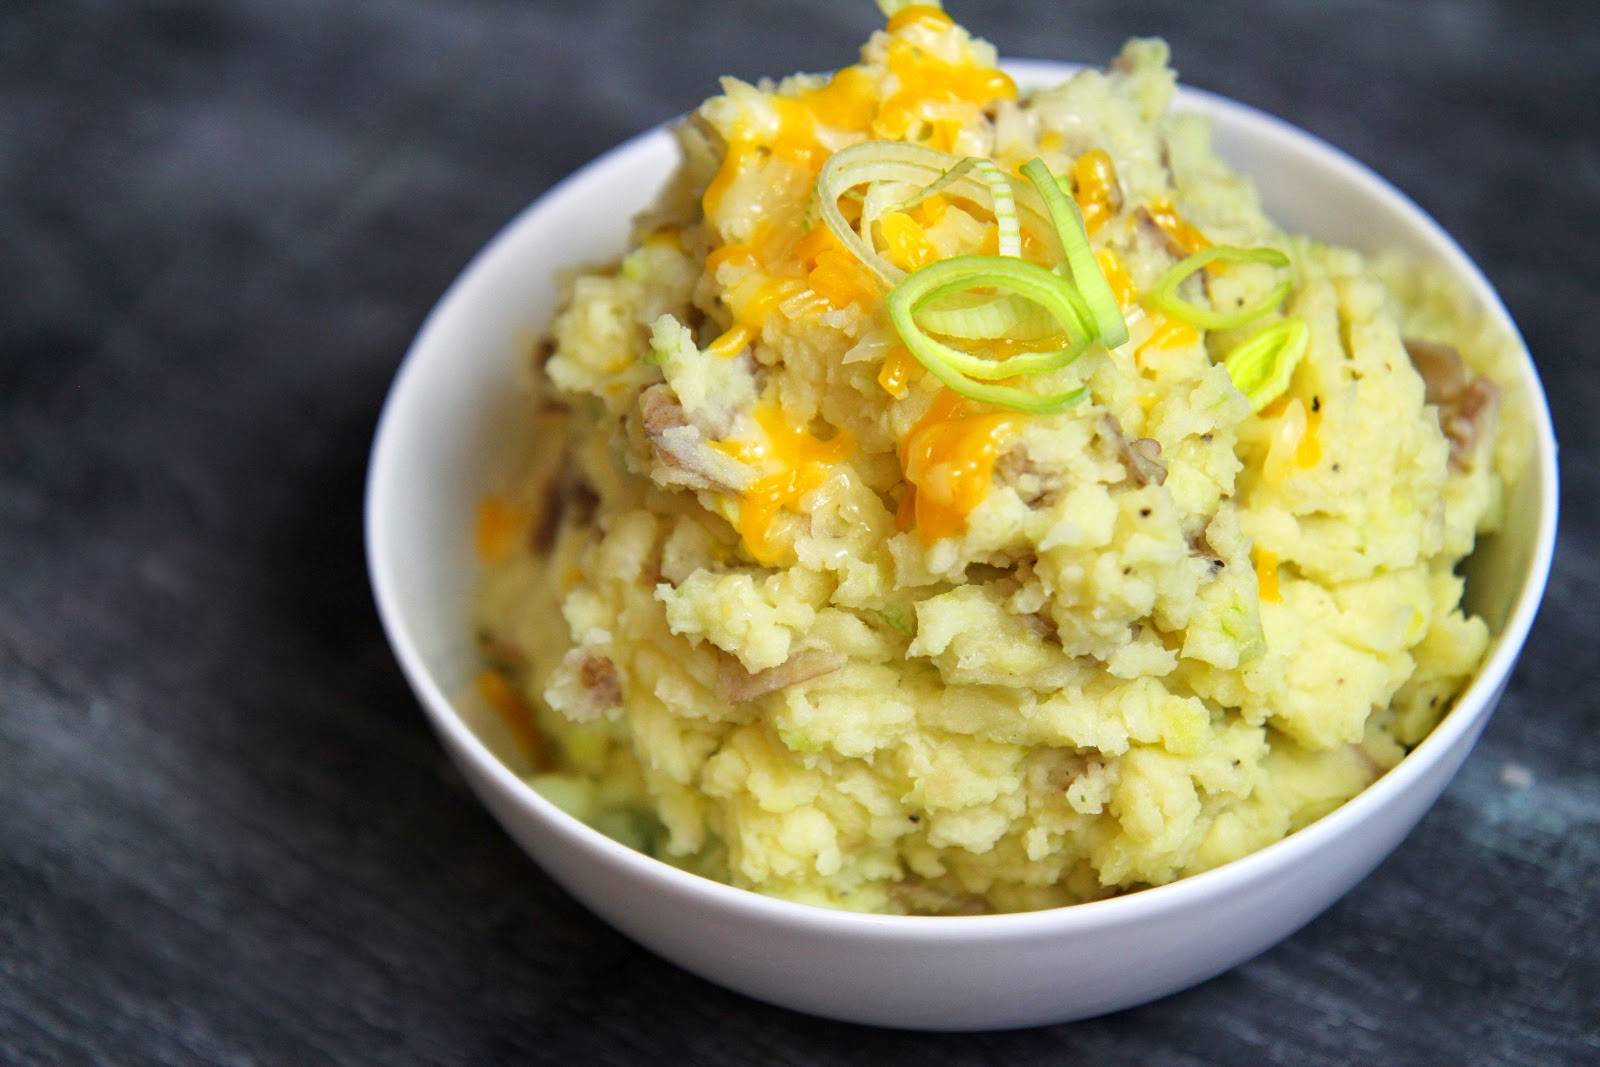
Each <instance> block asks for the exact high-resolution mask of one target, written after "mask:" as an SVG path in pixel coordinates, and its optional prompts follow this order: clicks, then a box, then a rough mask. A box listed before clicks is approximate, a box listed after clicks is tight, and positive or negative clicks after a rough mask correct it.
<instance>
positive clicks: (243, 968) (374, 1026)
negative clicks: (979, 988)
mask: <svg viewBox="0 0 1600 1067" xmlns="http://www.w3.org/2000/svg"><path fill="white" fill-rule="evenodd" d="M953 6H954V8H955V11H956V14H957V15H958V16H961V17H962V18H963V19H964V21H966V22H967V23H968V24H969V25H971V26H973V27H974V28H975V29H977V30H978V31H980V32H982V33H984V34H985V35H986V36H988V37H989V38H990V39H992V40H994V41H995V42H996V43H997V44H998V45H999V46H1000V47H1001V49H1002V51H1003V52H1005V53H1006V54H1009V55H1019V56H1040V57H1049V58H1063V59H1073V60H1081V61H1089V62H1099V61H1103V60H1104V59H1106V58H1108V57H1109V56H1110V55H1112V54H1113V53H1114V51H1115V49H1116V48H1117V46H1118V44H1119V43H1120V41H1121V39H1122V38H1123V37H1125V36H1127V35H1129V34H1133V33H1161V34H1163V35H1165V36H1166V37H1168V39H1169V40H1170V41H1171V42H1172V45H1173V49H1174V53H1175V57H1176V61H1177V65H1178V66H1179V68H1180V69H1181V71H1182V72H1183V74H1184V77H1185V79H1186V80H1187V81H1189V82H1191V83H1192V84H1196V85H1199V86H1202V87H1205V88H1208V89H1213V90H1216V91H1219V92H1222V93H1225V94H1227V95H1230V96H1234V97H1236V98H1238V99H1241V100H1244V101H1246V102H1249V103H1252V104H1255V105H1257V106H1260V107H1263V108H1265V109H1267V110H1269V111H1272V112H1275V113H1277V114H1279V115H1282V116H1284V117H1286V118H1288V119H1289V120H1291V121H1293V122H1296V123H1298V124H1300V125H1302V126H1304V127H1306V128H1308V129H1310V130H1312V131H1313V132H1315V133H1317V134H1319V135H1321V136H1323V137H1325V138H1326V139H1328V140H1330V141H1332V142H1333V143H1335V144H1337V145H1339V146H1340V147H1343V148H1345V149H1346V150H1348V151H1350V152H1352V153H1353V154H1355V155H1356V156H1358V157H1359V158H1361V159H1363V160H1365V161H1367V162H1368V163H1370V164H1372V165H1373V166H1374V167H1376V168H1377V169H1378V170H1379V171H1381V172H1382V173H1384V174H1385V175H1386V176H1387V177H1389V178H1390V179H1391V180H1393V181H1394V182H1396V183H1397V184H1398V185H1399V186H1400V187H1401V188H1402V189H1404V190H1405V191H1407V192H1408V193H1410V194H1411V195H1412V196H1413V197H1414V198H1415V199H1417V200H1418V201H1419V202H1420V203H1421V204H1422V205H1423V206H1424V207H1425V208H1427V209H1428V210H1429V211H1431V212H1432V213H1433V214H1434V215H1435V216H1436V217H1437V218H1438V219H1439V220H1440V221H1441V222H1442V223H1443V224H1444V226H1445V227H1446V228H1447V229H1448V230H1450V231H1451V232H1452V233H1453V234H1455V235H1456V237H1457V238H1458V239H1459V240H1460V241H1461V242H1462V244H1463V245H1464V246H1465V247H1466V248H1467V250H1468V251H1469V252H1470V253H1472V254H1473V255H1474V256H1476V257H1477V258H1478V259H1479V261H1480V262H1481V263H1482V264H1483V266H1484V268H1485V270H1486V272H1487V273H1488V275H1489V276H1490V278H1491V279H1492V280H1493V281H1494V282H1495V283H1496V285H1498V286H1499V288H1500V291H1501V293H1502V294H1503V296H1504V298H1505V301H1506V303H1507V304H1508V306H1509V307H1510V309H1511V311H1512V313H1513V315H1514V316H1515V317H1516V319H1517V320H1518V322H1519V323H1520V325H1521V327H1522V329H1523V331H1524V333H1525V335H1526V337H1527V340H1528V344H1529V346H1530V348H1531V349H1532V351H1533V353H1534V355H1535V358H1536V359H1537V361H1538V363H1539V366H1540V368H1541V371H1542V373H1543V375H1544V378H1545V381H1546V383H1547V386H1548V388H1549V390H1550V393H1551V400H1552V403H1553V407H1554V412H1555V419H1556V424H1557V432H1558V435H1559V436H1560V438H1561V442H1562V446H1563V454H1562V468H1563V476H1564V480H1565V498H1564V507H1565V512H1564V516H1563V521H1562V534H1561V543H1560V549H1559V552H1558V555H1557V559H1556V564H1555V573H1554V575H1553V577H1552V581H1551V586H1550V593H1549V596H1548V598H1547V600H1546V602H1545V605H1544V609H1543V612H1542V614H1541V616H1540V619H1539V622H1538V624H1537V625H1536V626H1535V628H1534V631H1533V635H1532V639H1531V641H1530V644H1529V647H1528V651H1527V653H1526V655H1525V657H1524V659H1523V661H1522V664H1521V667H1520V668H1519V670H1518V672H1517V674H1516V675H1515V677H1514V678H1513V679H1512V682H1511V686H1510V691H1509V693H1508V694H1507V696H1506V699H1505V702H1504V704H1503V705H1502V706H1501V708H1500V710H1499V712H1498V713H1497V715H1496V717H1495V719H1494V720H1493V722H1492V723H1491V725H1490V727H1489V729H1488V731H1487V733H1486V734H1485V735H1484V737H1483V740H1482V742H1481V744H1480V745H1479V747H1478V749H1477V750H1476V751H1475V753H1474V755H1473V756H1472V758H1471V759H1470V761H1469V762H1468V764H1467V765H1466V767H1465V769H1464V770H1463V771H1462V773H1461V774H1460V776H1459V777H1458V778H1457V780H1456V781H1455V782H1454V783H1453V785H1452V786H1451V787H1450V789H1449V791H1448V792H1447V793H1446V795H1445V797H1444V799H1443V800H1442V801H1441V803H1440V804H1439V805H1438V807H1437V808H1436V809H1435V810H1434V811H1433V812H1432V813H1431V814H1430V815H1429V816H1428V817H1427V818H1426V819H1425V820H1424V821H1423V823H1422V825H1421V826H1420V827H1419V828H1418V829H1417V831H1416V832H1415V833H1414V834H1413V835H1412V836H1411V837H1410V838H1409V839H1408V840H1407V842H1406V843H1405V844H1404V845H1403V846H1402V847H1401V848H1400V850H1399V851H1398V852H1397V853H1396V854H1395V855H1394V857H1393V858H1392V859H1390V860H1389V861H1388V862H1387V863H1385V864H1384V865H1383V866H1382V867H1381V868H1380V869H1379V870H1378V872H1377V873H1376V874H1374V875H1373V876H1372V877H1371V878H1369V879H1368V880H1367V881H1365V882H1364V883H1363V884H1362V885H1361V886H1360V887H1358V888H1357V889H1356V890H1355V891H1354V892H1353V893H1351V894H1350V895H1349V896H1348V897H1347V898H1346V899H1344V900H1343V901H1342V902H1341V903H1339V904H1337V905H1336V906H1335V907H1334V908H1333V909H1332V910H1330V911H1329V912H1327V913H1326V914H1325V915H1323V916H1322V917H1321V918H1319V919H1317V920H1315V921H1313V922H1312V923H1311V924H1310V925H1309V926H1307V927H1306V928H1305V929H1304V930H1303V931H1301V932H1300V933H1299V934H1297V935H1295V936H1294V937H1292V938H1291V939H1289V940H1288V941H1287V942H1285V943H1284V944H1282V945H1280V946H1279V947H1277V948H1275V949H1273V950H1271V951H1269V952H1267V953H1266V954H1265V955H1263V956H1261V957H1260V958H1258V959H1256V960H1255V961H1253V962H1252V963H1249V964H1247V965H1246V966H1243V967H1241V968H1239V969H1237V970H1235V971H1233V972H1232V973H1230V974H1227V975H1225V976H1223V977H1221V978H1218V979H1215V980H1213V981H1211V982H1209V983H1207V984H1205V985H1203V986H1201V987H1199V988H1196V989H1194V990H1191V991H1189V992H1186V993H1182V994H1179V995H1176V996H1173V997H1170V998H1168V999H1166V1000H1164V1001H1161V1002H1158V1003H1155V1004H1151V1005H1148V1006H1146V1007H1142V1008H1138V1009H1135V1010H1132V1011H1128V1012H1124V1013H1121V1014H1119V1015H1115V1016H1111V1017H1108V1018H1103V1019H1099V1020H1094V1021H1090V1022H1085V1023H1080V1024H1076V1025H1068V1026H1060V1027H1053V1028H1045V1029H1039V1030H1031V1031H1018V1032H1013V1033H1005V1034H983V1035H973V1034H967V1035H937V1034H910V1033H897V1032H890V1031H881V1030H872V1029H868V1028H863V1027H856V1026H849V1025H844V1024H839V1023H832V1022H825V1021H820V1020H816V1019H811V1018H807V1017H804V1016H800V1015H797V1014H793V1013H789V1012H787V1011H783V1010H780V1009H777V1008H773V1007H770V1006H767V1005H764V1004H760V1003H756V1002H754V1001H750V1000H747V999H745V998H743V997H741V996H738V995H736V994H733V993H729V992H726V991H724V990H722V989H719V988H717V987H714V986H712V985H709V984H708V983H706V982H703V981H701V980H699V979H697V978H694V977H691V976H689V975H687V974H684V973H683V972H681V971H679V970H677V969H676V968H675V967H673V966H671V965H669V964H667V963H665V962H663V961H661V960H659V959H657V958H655V957H653V956H651V955H649V954H648V953H646V952H644V951H643V950H641V949H639V948H637V947H635V946H634V945H632V944H631V943H630V942H628V941H626V940H625V939H624V938H622V937H621V936H619V935H618V934H616V933H614V932H613V931H611V930H610V929H609V928H607V927H606V926H604V925H603V924H602V923H600V922H599V921H598V920H597V919H595V918H594V917H593V916H591V915H590V914H589V913H587V912H586V911H585V910H584V909H583V908H582V907H580V906H579V905H577V904H576V903H574V902H573V901H572V900H571V899H570V898H568V897H567V896H566V895H565V894H564V893H563V892H561V891H560V890H559V889H557V888H555V887H554V886H553V885H552V884H551V882H550V881H549V880H548V879H547V878H546V877H545V876H544V875H543V874H542V873H541V872H540V871H539V869H538V868H537V867H535V866H534V865H533V864H532V863H531V862H530V861H528V860H527V859H525V858H524V856H523V855H522V854H521V853H520V852H519V851H517V849H516V848H515V846H513V845H512V843H511V842H510V840H509V839H508V838H506V837H505V836H504V835H503V834H502V833H501V832H500V830H499V829H498V828H497V827H496V825H495V824H494V823H493V822H492V821H491V820H490V818H489V817H488V815H486V814H485V813H484V812H483V810H482V809H481V808H480V807H479V806H478V805H477V804H476V803H475V802H474V800H473V799H472V797H471V796H470V795H469V794H468V793H467V791H466V789H465V787H464V786H463V784H462V783H461V781H460V780H459V779H458V777H457V776H456V774H455V773H454V772H453V771H452V770H451V768H450V767H449V766H448V765H447V763H446V760H445V757H444V754H443V752H442V750H441V749H440V747H439V745H438V744H437V743H436V742H435V740H434V738H433V737H432V736H431V734H430V733H429V731H428V728H427V726H426V723H425V721H424V719H423V716H422V713H421V712H420V710H419V709H418V708H417V707H416V706H415V704H414V703H413V702H412V699H411V697H410V695H409V693H408V691H407V689H406V687H405V685H404V684H403V682H402V680H401V677H400V674H399V672H398V670H397V669H396V667H395V666H394V664H393V662H392V660H391V658H390V655H389V652H388V649H387V647H386V645H385V643H384V640H383V637H382V635H381V633H380V631H379V628H378V624H377V621H376V618H375V615H374V611H373V608H372V604H371V600H370V597H369V594H368V589H367V584H366V576H365V569H364V561H363V558H362V552H361V543H360V522H361V489H362V479H363V475H364V468H365V463H366V457H367V448H368V444H369V441H370V437H371V434H372V430H373V423H374V419H375V417H376V415H377V412H378V408H379V405H380V403H381V401H382V399H383V396H384V392H385V389H386V387H387V385H388V382H389V379H390V377H391V376H392V374H393V373H394V371H395V368H396V365H397V363H398V361H399V359H400V356H401V354H402V353H403V351H404V350H405V347H406V344H407V342H408V340H409V338H410V336H411V335H412V333H413V332H414V331H415V329H416V328H417V326H418V324H419V323H420V321H421V319H422V317H423V315H424V314H425V313H426V311H427V309H428V307H429V306H430V305H431V303H432V302H433V301H434V300H435V299H436V298H437V297H438V295H439V294H440V293H441V292H442V291H443V289H444V287H445V286H446V285H447V284H448V282H449V281H450V279H451V278H452V277H453V276H454V275H455V273H456V272H457V271H458V270H459V269H460V268H461V267H462V265H463V264H464V263H465V261H466V260H467V258H468V257H469V256H470V255H471V254H472V252H473V251H474V250H475V249H477V248H478V247H479V246H480V245H482V244H483V243H484V242H485V241H486V240H487V239H488V238H489V237H490V236H491V235H492V234H493V233H494V232H495V231H496V230H497V229H498V228H499V227H500V226H501V225H503V224H504V223H505V222H506V221H507V220H508V219H509V218H510V217H511V216H512V215H513V214H514V213H515V212H516V211H517V210H518V209H519V208H521V207H522V206H523V205H524V204H525V203H526V202H527V201H529V200H530V199H531V198H533V197H534V196H536V195H537V194H539V193H540V192H541V191H543V190H544V189H545V188H547V187H548V186H549V185H550V184H551V183H552V182H554V181H555V180H556V179H557V178H559V177H560V176H562V175H563V174H565V173H567V172H569V171H570V170H572V169H574V168H575V167H577V166H578V165H580V164H581V163H583V162H584V161H585V160H587V159H589V158H590V157H592V156H594V155H596V154H597V153H599V152H600V151H602V150H603V149H605V148H606V147H608V146H610V145H611V144H613V143H615V142H617V141H619V140H621V139H623V138H625V137H628V136H630V135H632V134H634V133H636V132H638V131H640V130H641V129H643V128H645V127H647V126H649V125H651V124H653V123H656V122H658V121H660V120H663V119H665V118H667V117H669V116H671V115H673V114H675V113H679V112H681V111H683V110H685V109H687V108H689V107H691V106H692V105H693V104H694V103H696V102H697V101H698V100H699V99H700V98H701V97H703V96H705V95H706V94H707V93H709V92H710V91H712V90H713V89H714V86H715V78H716V76H717V75H718V74H721V73H734V74H739V75H742V76H746V77H755V76H757V75H760V74H762V73H780V72H787V71H790V70H796V69H825V68H830V67H833V66H837V65H839V64H841V63H844V62H849V61H850V60H851V59H853V56H854V49H855V47H856V46H857V44H858V43H859V41H860V40H861V39H863V38H864V36H865V35H866V34H867V32H868V31H869V30H870V29H871V28H872V27H873V26H874V25H876V24H877V22H878V16H877V14H876V12H875V10H874V9H873V8H872V6H871V4H870V3H869V2H868V0H848V2H846V0H831V2H827V3H815V4H798V3H795V4H780V3H775V2H763V3H736V2H733V0H704V2H700V3H687V2H672V3H667V2H663V3H647V2H642V0H581V2H580V0H560V2H551V3H542V4H532V3H527V4H520V3H511V2H489V0H479V2H470V3H469V2H460V3H450V2H445V0H431V2H430V0H370V2H365V3H341V2H334V0H326V2H312V0H237V2H224V0H190V2H177V0H172V2H154V0H152V2H145V3H91V2H87V0H34V2H27V0H12V2H8V3H5V4H4V5H3V6H0V1061H3V1062H5V1063H8V1064H9V1063H17V1064H33V1063H41V1064H42V1063H63V1064H79V1063H84V1064H88V1063H106V1064H138V1063H174V1064H180V1063H181V1064H187V1063H220V1064H313V1063H323V1062H340V1063H354V1064H408V1063H441V1064H480V1063H482V1064H488V1063H511V1062H544V1063H632V1062H641V1061H652V1060H659V1061H662V1062H697V1063H708V1064H765V1063H783V1064H802V1063H841V1064H867V1063H874V1064H876V1063H1001V1062H1005V1063H1033V1062H1062V1063H1068V1062H1071V1063H1126V1064H1143V1063H1159V1064H1208V1063H1218V1064H1237V1063H1284V1064H1323V1063H1508V1064H1558V1063H1595V1062H1600V1008H1597V1000H1600V981H1597V977H1596V975H1597V971H1600V931H1597V928H1596V922H1597V918H1600V914H1597V913H1600V909H1597V906H1596V905H1597V899H1600V832H1597V831H1600V779H1597V776H1596V766H1597V765H1600V741H1597V734H1600V730H1597V727H1600V720H1597V713H1596V707H1597V704H1600V669H1597V668H1600V662H1597V661H1600V656H1597V651H1596V649H1597V627H1596V625H1595V623H1594V612H1595V605H1596V603H1597V602H1600V563H1597V559H1600V542H1597V526H1600V521H1597V514H1596V506H1595V501H1596V498H1597V497H1600V466H1597V462H1596V457H1597V454H1600V453H1597V441H1596V428H1597V425H1600V408H1597V405H1596V403H1595V400H1594V397H1595V395H1596V380H1597V373H1596V367H1597V365H1600V363H1597V351H1600V340H1597V335H1600V318H1597V311H1596V299H1597V294H1600V266H1597V264H1600V254H1597V252H1596V244H1597V237H1600V232H1597V231H1600V122H1597V119H1596V115H1597V109H1600V105H1597V104H1596V100H1597V98H1600V15H1597V14H1596V12H1595V9H1594V8H1593V7H1590V6H1587V5H1580V4H1570V5H1563V6H1557V5H1539V4H1534V3H1529V2H1525V0H1524V2H1503V3H1502V2H1492V0H1449V2H1442V3H1429V4H1421V3H1418V4H1398V3H1397V4H1392V5H1391V4H1376V3H1367V4H1356V5H1349V4H1334V3H1305V2H1301V3H1293V2H1288V0H1285V2H1282V3H1273V4H1268V3H1263V2H1260V0H1253V2H1247V3H1231V4H1227V5H1220V4H1219V5H1210V4H1200V3H1184V2H1181V0H1167V2H1144V3H1127V2H1120V3H1119V2H1113V0H1097V2H1083V3H1074V2H1070V0H1062V2H1052V3H1022V2H1008V3H1000V2H995V3H984V2H982V0H969V2H966V3H961V2H959V0H956V2H955V3H954V5H953Z"/></svg>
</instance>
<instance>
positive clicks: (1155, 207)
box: [1145, 198, 1211, 256]
mask: <svg viewBox="0 0 1600 1067" xmlns="http://www.w3.org/2000/svg"><path fill="white" fill-rule="evenodd" d="M1145 211H1146V212H1148V213H1149V215H1150V221H1151V222H1153V223H1155V224H1156V225H1157V226H1158V227H1160V229H1161V232H1162V233H1165V234H1166V235H1167V236H1168V237H1170V238H1172V241H1173V244H1175V245H1177V246H1178V248H1179V249H1181V250H1182V252H1183V254H1184V255H1186V256H1192V255H1194V254H1195V253H1196V252H1200V251H1203V250H1204V249H1207V248H1210V247H1211V240H1210V238H1208V237H1206V235H1205V234H1203V233H1201V232H1200V231H1199V230H1197V229H1195V228H1194V227H1193V226H1192V225H1190V224H1189V221H1188V220H1187V219H1185V218H1184V217H1183V216H1182V215H1180V214H1179V213H1178V209H1177V208H1176V207H1175V206H1174V205H1173V203H1172V201H1170V200H1167V199H1165V198H1162V199H1159V200H1152V201H1150V203H1149V204H1147V205H1146V206H1145Z"/></svg>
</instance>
